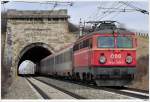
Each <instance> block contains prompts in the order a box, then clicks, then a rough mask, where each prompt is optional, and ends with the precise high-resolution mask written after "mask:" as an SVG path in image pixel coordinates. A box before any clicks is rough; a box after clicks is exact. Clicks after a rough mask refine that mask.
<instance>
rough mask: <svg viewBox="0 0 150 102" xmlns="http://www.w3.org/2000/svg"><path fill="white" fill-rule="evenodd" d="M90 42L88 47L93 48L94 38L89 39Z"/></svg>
mask: <svg viewBox="0 0 150 102" xmlns="http://www.w3.org/2000/svg"><path fill="white" fill-rule="evenodd" d="M88 43H89V44H88V47H89V48H92V39H89V42H88Z"/></svg>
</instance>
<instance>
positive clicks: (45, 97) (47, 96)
mask: <svg viewBox="0 0 150 102" xmlns="http://www.w3.org/2000/svg"><path fill="white" fill-rule="evenodd" d="M26 79H27V81H28V82H29V83H30V84H31V85H32V86H33V87H34V89H35V90H36V91H37V92H38V93H39V94H40V95H41V96H42V98H43V99H55V96H54V98H53V97H51V96H50V93H48V92H45V91H44V90H43V88H42V87H39V85H36V83H34V82H33V79H34V80H36V81H39V82H41V83H42V84H45V85H47V86H50V87H52V88H55V89H57V90H59V91H61V92H62V93H65V94H66V95H68V96H71V97H69V99H86V98H85V97H82V96H79V95H77V94H74V93H71V92H69V91H67V90H64V89H62V88H60V87H57V86H55V85H52V84H50V83H47V82H44V81H42V80H39V79H36V78H32V81H31V78H26ZM46 90H48V88H47V89H46ZM49 90H51V89H49ZM60 94H61V93H60ZM55 95H57V94H55ZM61 95H62V94H61ZM66 95H64V96H63V97H59V95H58V96H57V97H58V98H60V99H68V98H67V97H68V96H67V97H66Z"/></svg>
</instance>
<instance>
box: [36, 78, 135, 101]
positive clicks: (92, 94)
mask: <svg viewBox="0 0 150 102" xmlns="http://www.w3.org/2000/svg"><path fill="white" fill-rule="evenodd" d="M37 79H40V80H43V81H46V82H48V83H50V84H53V85H56V86H57V87H60V88H63V89H65V90H67V91H69V92H72V93H75V94H78V95H80V96H82V97H86V98H88V99H133V98H132V97H129V96H125V95H120V94H116V93H113V92H108V91H104V90H100V89H99V90H98V89H93V88H90V87H86V86H82V85H78V84H73V83H69V82H65V81H60V80H55V79H51V78H46V77H37Z"/></svg>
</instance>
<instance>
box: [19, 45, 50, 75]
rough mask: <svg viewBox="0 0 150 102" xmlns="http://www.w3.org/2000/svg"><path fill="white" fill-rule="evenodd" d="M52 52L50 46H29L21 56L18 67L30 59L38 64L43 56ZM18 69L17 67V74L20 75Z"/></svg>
mask: <svg viewBox="0 0 150 102" xmlns="http://www.w3.org/2000/svg"><path fill="white" fill-rule="evenodd" d="M51 54H52V52H51V51H50V50H49V49H48V48H45V47H43V46H38V45H36V46H33V47H31V48H29V49H28V50H27V51H25V52H24V53H23V54H22V56H21V57H20V60H19V62H18V69H19V66H20V64H21V63H22V62H23V61H25V60H30V61H32V62H33V63H35V64H36V65H38V64H39V62H40V61H41V60H42V59H43V58H45V57H47V56H49V55H51ZM18 69H17V74H18V75H19V72H18Z"/></svg>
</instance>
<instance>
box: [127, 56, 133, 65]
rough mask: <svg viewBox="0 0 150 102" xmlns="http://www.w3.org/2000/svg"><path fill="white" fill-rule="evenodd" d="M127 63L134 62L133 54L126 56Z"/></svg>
mask: <svg viewBox="0 0 150 102" xmlns="http://www.w3.org/2000/svg"><path fill="white" fill-rule="evenodd" d="M126 63H128V64H130V63H132V57H131V56H127V57H126Z"/></svg>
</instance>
